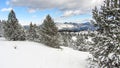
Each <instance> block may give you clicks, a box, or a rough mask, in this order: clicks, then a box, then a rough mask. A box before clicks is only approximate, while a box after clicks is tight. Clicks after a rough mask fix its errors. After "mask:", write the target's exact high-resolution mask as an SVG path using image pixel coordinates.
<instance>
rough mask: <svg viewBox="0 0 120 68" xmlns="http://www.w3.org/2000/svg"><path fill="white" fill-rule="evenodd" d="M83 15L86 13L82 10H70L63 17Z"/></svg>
mask: <svg viewBox="0 0 120 68" xmlns="http://www.w3.org/2000/svg"><path fill="white" fill-rule="evenodd" d="M83 13H84V12H82V11H81V10H68V11H65V12H64V14H63V17H69V16H73V15H79V14H83Z"/></svg>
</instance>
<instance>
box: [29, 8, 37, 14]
mask: <svg viewBox="0 0 120 68" xmlns="http://www.w3.org/2000/svg"><path fill="white" fill-rule="evenodd" d="M36 11H37V10H36V9H31V8H29V9H28V12H29V13H35V12H36Z"/></svg>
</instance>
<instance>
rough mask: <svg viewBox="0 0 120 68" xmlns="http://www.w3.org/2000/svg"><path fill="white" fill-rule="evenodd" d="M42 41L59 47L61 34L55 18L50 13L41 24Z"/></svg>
mask: <svg viewBox="0 0 120 68" xmlns="http://www.w3.org/2000/svg"><path fill="white" fill-rule="evenodd" d="M40 30H41V33H40V34H41V42H42V43H43V44H45V45H48V46H51V47H55V48H59V45H60V44H59V40H58V39H59V34H58V28H57V27H56V25H55V23H54V21H53V19H52V18H51V17H50V15H47V16H46V19H45V20H44V22H43V24H42V25H41V28H40Z"/></svg>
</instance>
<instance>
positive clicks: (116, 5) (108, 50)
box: [91, 0, 120, 68]
mask: <svg viewBox="0 0 120 68" xmlns="http://www.w3.org/2000/svg"><path fill="white" fill-rule="evenodd" d="M93 18H94V20H95V23H96V24H97V25H98V27H99V30H98V33H99V34H98V35H97V36H96V37H95V38H94V41H95V47H93V51H91V53H92V54H93V56H94V58H95V59H96V60H95V61H97V63H98V66H99V67H98V68H120V59H119V57H118V56H119V55H120V0H105V1H104V5H103V6H101V9H100V10H99V11H98V9H97V8H96V7H95V9H93Z"/></svg>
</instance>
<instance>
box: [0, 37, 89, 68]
mask: <svg viewBox="0 0 120 68" xmlns="http://www.w3.org/2000/svg"><path fill="white" fill-rule="evenodd" d="M15 48H16V49H15ZM62 48H63V49H62V50H61V49H54V48H50V47H47V46H44V45H43V44H40V43H36V42H30V41H7V40H5V39H4V38H0V68H86V66H87V58H88V56H89V53H87V52H80V51H76V50H73V49H71V48H67V47H62Z"/></svg>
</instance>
